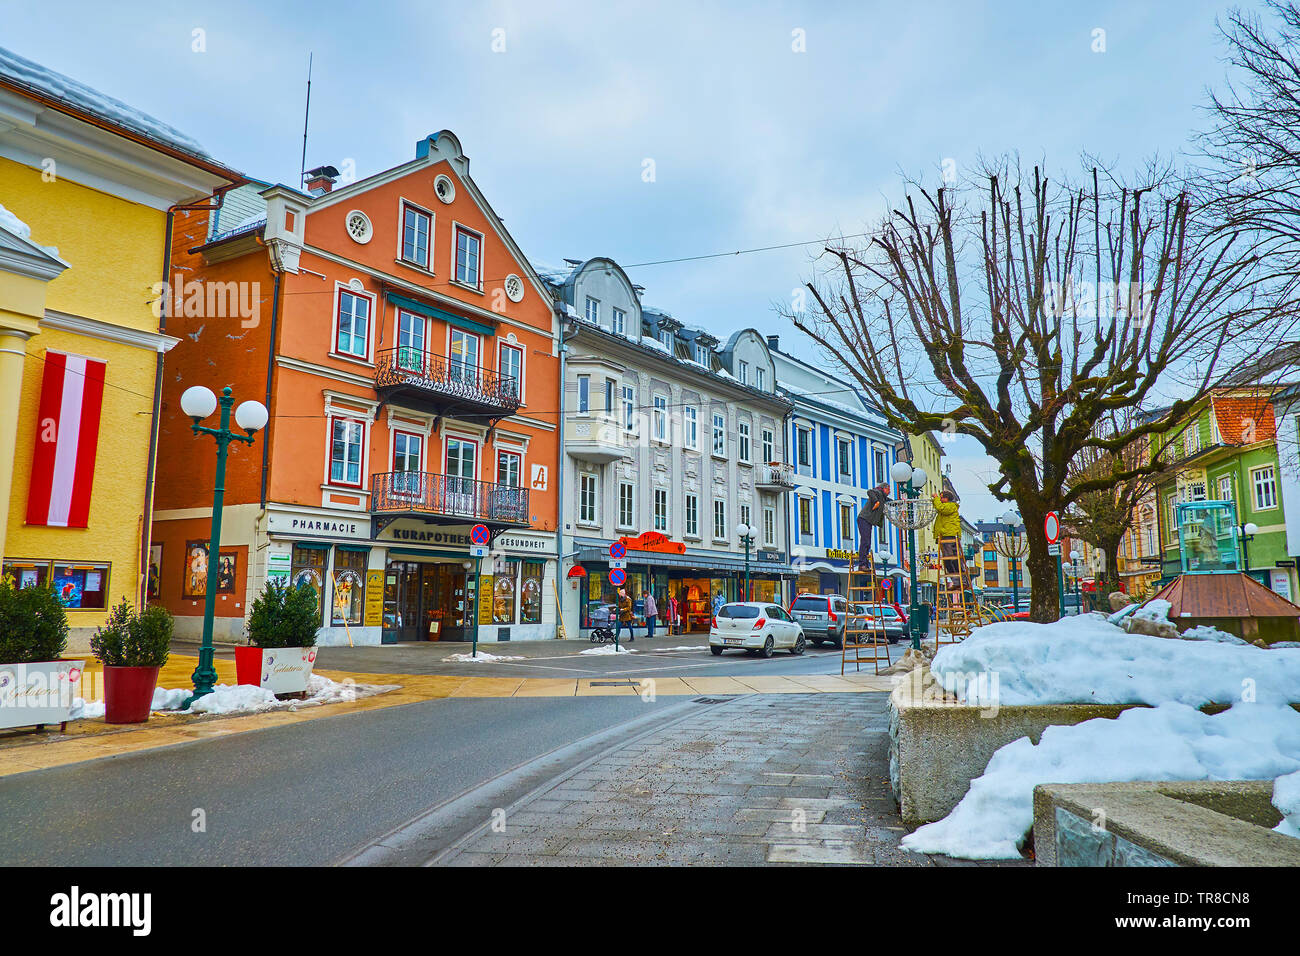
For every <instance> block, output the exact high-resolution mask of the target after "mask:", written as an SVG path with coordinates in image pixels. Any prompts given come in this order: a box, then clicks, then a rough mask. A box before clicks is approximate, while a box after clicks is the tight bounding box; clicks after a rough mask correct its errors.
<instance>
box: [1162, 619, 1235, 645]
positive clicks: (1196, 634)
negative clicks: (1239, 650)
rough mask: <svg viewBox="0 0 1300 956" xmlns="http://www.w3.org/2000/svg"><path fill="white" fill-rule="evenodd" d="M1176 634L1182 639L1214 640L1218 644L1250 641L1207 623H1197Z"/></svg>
mask: <svg viewBox="0 0 1300 956" xmlns="http://www.w3.org/2000/svg"><path fill="white" fill-rule="evenodd" d="M1178 636H1179V637H1180V638H1182V640H1184V641H1216V642H1218V643H1219V644H1249V643H1250V641H1243V640H1242V639H1241V638H1239V637H1238V636H1237V635H1235V634H1229V633H1228V632H1227V631H1221V630H1219V629H1218V628H1217V627H1210V625H1208V624H1198V625H1197V626H1196V627H1189V628H1188V629H1187V630H1185V631H1183V633H1182V634H1180V635H1178Z"/></svg>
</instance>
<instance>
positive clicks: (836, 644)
mask: <svg viewBox="0 0 1300 956" xmlns="http://www.w3.org/2000/svg"><path fill="white" fill-rule="evenodd" d="M831 647H833V648H835V649H836V650H837V651H839V650H843V649H844V638H842V637H837V638H834V639H833V640H832V641H831Z"/></svg>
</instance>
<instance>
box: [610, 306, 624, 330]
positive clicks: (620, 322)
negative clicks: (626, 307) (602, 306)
mask: <svg viewBox="0 0 1300 956" xmlns="http://www.w3.org/2000/svg"><path fill="white" fill-rule="evenodd" d="M610 316H611V317H610V321H609V329H610V331H611V332H613V333H615V334H616V335H625V334H626V333H627V313H626V312H624V311H623V310H622V309H613V310H611V312H610Z"/></svg>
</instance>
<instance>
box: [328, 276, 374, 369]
mask: <svg viewBox="0 0 1300 956" xmlns="http://www.w3.org/2000/svg"><path fill="white" fill-rule="evenodd" d="M344 295H350V296H352V297H353V298H356V299H364V300H366V302H367V303H368V304H369V310H368V311H367V313H366V334H365V340H366V351H365V354H364V355H357V354H356V353H355V352H340V351H339V309H340V308H341V307H342V305H343V296H344ZM376 301H377V297H376V296H375V295H374V294H373V293H370V292H357V291H355V290H353V289H351V288H349V287H348V286H347V285H346V284H345V283H342V282H335V283H334V317H333V319H332V320H331V323H330V326H331V327H330V355H332V356H334V357H335V358H341V359H347V360H348V361H349V362H364V363H366V364H367V365H369V364H370V357H371V352H372V343H373V342H374V337H375V305H376Z"/></svg>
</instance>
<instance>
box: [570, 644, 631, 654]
mask: <svg viewBox="0 0 1300 956" xmlns="http://www.w3.org/2000/svg"><path fill="white" fill-rule="evenodd" d="M578 653H579V654H635V653H636V651H634V650H632V648H630V647H627V646H626V645H622V644H620V645H618V646H617V647H615V646H614V645H613V644H601V645H600V646H599V647H592V648H588V649H587V650H585V651H578Z"/></svg>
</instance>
